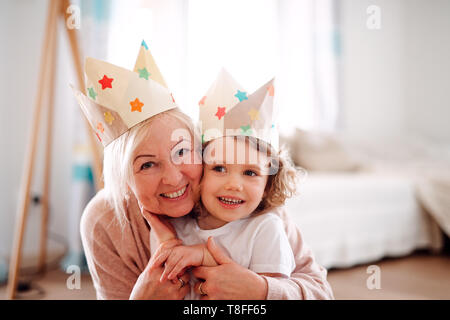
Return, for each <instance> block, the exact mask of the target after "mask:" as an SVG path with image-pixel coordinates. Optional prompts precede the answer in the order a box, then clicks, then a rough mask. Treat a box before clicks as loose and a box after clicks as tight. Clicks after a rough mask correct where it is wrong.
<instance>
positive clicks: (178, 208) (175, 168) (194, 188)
mask: <svg viewBox="0 0 450 320" xmlns="http://www.w3.org/2000/svg"><path fill="white" fill-rule="evenodd" d="M180 129H184V130H183V132H185V133H186V134H184V135H181V136H180V135H179V134H177V135H175V134H174V133H175V132H176V130H180ZM132 161H133V163H132V170H133V178H134V185H132V186H130V188H131V190H132V191H133V192H134V194H135V196H136V198H137V199H138V201H139V204H140V206H141V207H142V209H145V210H147V211H149V212H151V213H155V214H164V215H167V216H170V217H180V216H184V215H186V214H187V213H189V212H190V211H191V210H192V208H193V206H194V204H195V202H196V201H197V200H198V192H199V183H200V178H201V174H202V164H201V159H200V154H198V152H196V151H195V149H194V139H193V137H192V134H191V133H190V132H189V130H188V127H187V126H186V125H185V124H184V123H183V122H182V121H180V120H179V119H177V118H175V117H173V116H168V115H163V116H161V117H158V118H156V119H154V120H153V121H152V122H151V124H150V125H149V130H148V132H147V135H146V137H145V138H144V140H143V141H142V143H141V144H140V145H139V146H138V147H137V148H136V150H135V154H134V156H133V158H132Z"/></svg>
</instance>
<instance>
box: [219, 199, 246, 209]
mask: <svg viewBox="0 0 450 320" xmlns="http://www.w3.org/2000/svg"><path fill="white" fill-rule="evenodd" d="M217 199H218V200H219V202H220V204H221V205H222V206H223V207H225V208H228V209H234V208H237V207H239V206H240V205H241V204H243V203H244V202H245V201H244V200H241V199H237V198H230V197H217Z"/></svg>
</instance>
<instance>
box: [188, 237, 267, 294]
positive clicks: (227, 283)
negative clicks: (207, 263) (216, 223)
mask: <svg viewBox="0 0 450 320" xmlns="http://www.w3.org/2000/svg"><path fill="white" fill-rule="evenodd" d="M207 247H208V250H209V252H210V253H211V255H212V256H213V258H214V259H215V260H216V261H217V263H218V264H219V265H218V266H217V267H203V266H201V267H196V268H194V269H193V275H194V276H196V277H197V278H199V279H204V280H205V282H203V283H202V287H201V289H202V292H203V293H204V294H205V295H204V296H203V297H202V300H233V299H234V300H259V299H266V297H267V282H266V280H265V279H264V277H262V276H260V275H258V274H257V273H255V272H253V271H250V270H248V269H246V268H244V267H242V266H240V265H238V264H237V263H235V262H234V261H233V260H231V258H230V257H228V256H227V255H226V254H225V253H224V252H223V251H222V250H221V249H220V248H219V247H218V246H217V245H216V244H215V243H214V241H213V239H212V237H209V238H208V242H207ZM200 283H201V282H198V283H197V284H196V285H195V292H196V293H198V294H202V292H200V289H199V286H200Z"/></svg>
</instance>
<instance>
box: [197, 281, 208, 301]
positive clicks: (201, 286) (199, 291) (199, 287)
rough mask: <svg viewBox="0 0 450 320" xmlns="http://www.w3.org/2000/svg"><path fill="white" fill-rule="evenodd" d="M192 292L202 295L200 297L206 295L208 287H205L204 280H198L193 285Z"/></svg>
mask: <svg viewBox="0 0 450 320" xmlns="http://www.w3.org/2000/svg"><path fill="white" fill-rule="evenodd" d="M194 292H195V293H196V294H198V295H200V296H202V298H203V297H204V296H206V295H208V288H207V283H206V281H198V282H197V283H196V284H195V285H194Z"/></svg>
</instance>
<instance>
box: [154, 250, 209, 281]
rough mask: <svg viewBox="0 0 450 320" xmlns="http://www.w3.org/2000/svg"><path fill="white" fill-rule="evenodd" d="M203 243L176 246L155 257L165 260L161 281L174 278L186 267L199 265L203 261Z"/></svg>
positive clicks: (158, 259) (182, 272)
mask: <svg viewBox="0 0 450 320" xmlns="http://www.w3.org/2000/svg"><path fill="white" fill-rule="evenodd" d="M205 250H206V247H205V245H203V244H199V245H194V246H177V247H174V248H172V249H171V250H170V252H169V253H168V254H167V253H166V252H168V251H169V250H167V251H166V252H164V253H162V254H161V255H160V256H159V257H156V260H157V261H158V262H160V261H165V264H164V267H165V268H164V272H163V274H162V276H161V281H164V280H166V279H169V280H173V279H176V277H177V275H180V274H184V271H185V269H186V268H187V267H191V266H201V265H202V263H203V257H204V251H205Z"/></svg>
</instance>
